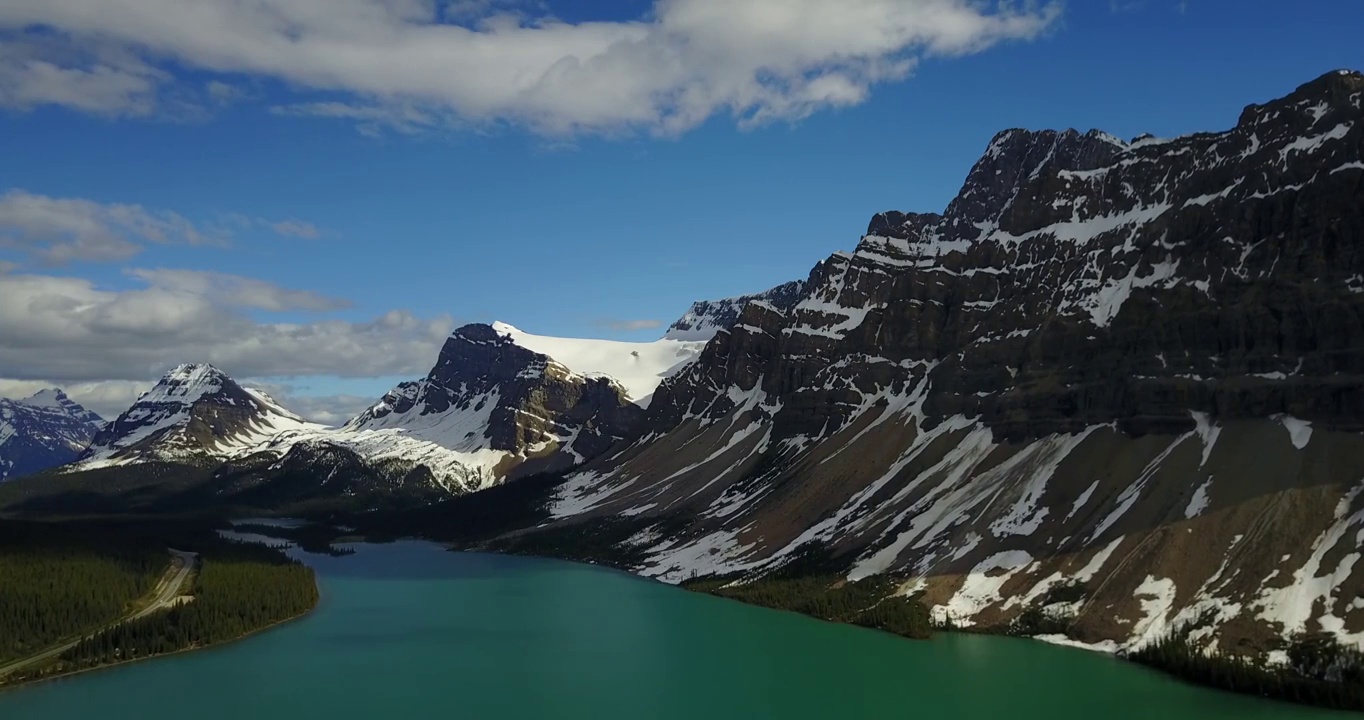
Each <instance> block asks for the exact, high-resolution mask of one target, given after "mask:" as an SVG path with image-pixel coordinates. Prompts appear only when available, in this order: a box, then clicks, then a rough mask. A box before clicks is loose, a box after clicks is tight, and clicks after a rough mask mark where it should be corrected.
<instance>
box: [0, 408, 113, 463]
mask: <svg viewBox="0 0 1364 720" xmlns="http://www.w3.org/2000/svg"><path fill="white" fill-rule="evenodd" d="M103 425H104V420H103V419H101V418H100V416H98V415H96V414H94V413H92V412H90V411H89V410H86V409H85V408H83V407H81V406H80V405H79V404H77V403H76V402H74V401H73V400H71V398H68V397H67V396H66V394H65V393H63V392H62V391H60V390H55V389H54V390H43V391H42V392H39V393H38V394H36V395H33V396H32V397H28V398H25V399H23V400H5V399H3V398H0V482H4V481H5V480H8V479H11V478H17V477H21V476H23V475H30V474H33V473H36V472H40V471H43V470H47V469H48V468H53V467H56V466H58V465H64V464H66V463H69V462H71V461H72V460H75V459H76V458H77V457H79V456H80V454H81V452H83V451H84V450H85V447H86V446H87V445H89V444H90V440H91V439H92V438H93V437H94V436H95V434H96V433H98V432H99V430H100V427H101V426H103Z"/></svg>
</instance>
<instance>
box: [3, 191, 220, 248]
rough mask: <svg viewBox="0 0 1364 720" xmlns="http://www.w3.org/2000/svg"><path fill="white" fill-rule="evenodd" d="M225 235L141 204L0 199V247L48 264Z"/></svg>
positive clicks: (15, 194)
mask: <svg viewBox="0 0 1364 720" xmlns="http://www.w3.org/2000/svg"><path fill="white" fill-rule="evenodd" d="M224 242H226V238H225V236H224V235H222V234H221V233H218V232H214V231H210V230H204V229H201V228H199V227H197V226H196V225H195V224H194V223H192V222H190V221H189V220H186V219H185V218H184V217H182V216H180V215H178V214H176V213H173V212H169V211H165V210H147V209H145V208H143V207H142V206H140V205H124V204H118V203H114V204H101V203H97V202H93V201H90V200H84V199H80V198H54V197H48V196H46V195H35V194H33V193H30V192H27V191H24V190H19V189H14V190H9V191H7V192H5V193H4V194H3V195H0V248H6V249H11V250H19V251H21V252H25V253H27V254H29V255H31V256H33V257H35V258H37V259H38V260H40V261H41V262H44V263H47V264H54V265H58V264H62V263H65V262H69V261H71V260H87V261H96V262H109V261H118V260H126V259H128V258H130V257H132V256H134V255H136V254H137V253H138V252H140V251H141V250H142V246H143V245H145V244H147V243H157V244H186V245H210V244H222V243H224Z"/></svg>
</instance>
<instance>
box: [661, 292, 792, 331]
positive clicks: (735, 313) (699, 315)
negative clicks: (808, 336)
mask: <svg viewBox="0 0 1364 720" xmlns="http://www.w3.org/2000/svg"><path fill="white" fill-rule="evenodd" d="M804 294H805V282H804V281H802V280H793V281H791V282H788V283H783V284H781V285H778V286H776V287H774V288H772V289H771V290H767V291H766V292H760V293H754V294H752V295H740V296H738V297H732V298H724V299H723V300H701V301H699V302H695V303H693V304H692V306H691V308H690V309H688V310H687V313H686V314H685V315H683V316H682V317H680V318H678V320H677V322H675V323H673V324H672V325H670V326H669V327H668V332H667V334H666V335H664V337H665V338H669V339H672V340H685V341H694V342H695V341H699V342H706V341H708V340H710V339H711V338H713V337H715V334H716V333H718V332H720V331H721V330H728V329H730V328H732V327H734V325H735V324H737V323H738V322H739V315H740V313H742V312H743V310H744V308H745V307H747V306H748V305H749V303H753V302H762V303H767V304H769V305H772V306H774V307H776V308H778V309H780V310H782V311H786V310H790V309H791V307H792V306H793V305H795V304H796V303H798V302H800V299H801V298H802V297H803V296H804Z"/></svg>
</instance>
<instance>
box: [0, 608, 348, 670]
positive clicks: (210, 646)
mask: <svg viewBox="0 0 1364 720" xmlns="http://www.w3.org/2000/svg"><path fill="white" fill-rule="evenodd" d="M321 604H322V600H321V598H320V597H319V599H318V601H317V602H316V603H314V604H313V606H312V607H310V608H308V609H307V610H305V611H303V612H301V613H299V614H298V615H295V616H293V617H289V618H285V619H283V620H279V621H277V622H274V623H271V624H269V625H266V626H264V627H259V628H256V629H254V630H251V631H250V632H247V633H246V634H244V635H240V636H238V637H234V638H232V639H230V640H222V641H220V642H215V643H209V644H208V645H198V646H194V647H187V648H181V649H179V650H172V651H170V652H165V653H158V654H156V655H148V656H146V657H138V658H132V659H129V660H119V661H118V662H112V663H105V664H103V665H96V666H94V667H88V668H81V669H80V670H73V671H71V672H64V673H59V674H57V675H45V676H43V677H37V678H32V679H29V680H19V681H17V682H9V683H0V693H6V692H14V691H17V690H21V689H24V688H31V687H34V686H37V685H40V684H42V683H48V682H54V681H57V680H69V679H71V678H74V677H77V676H80V675H87V674H89V673H95V672H100V671H102V670H112V669H114V668H119V667H123V666H125V665H135V664H137V663H140V662H147V661H149V660H160V659H162V658H169V657H175V656H176V655H186V654H189V653H195V652H203V651H205V650H217V649H219V648H224V647H227V646H229V645H232V644H235V643H238V642H241V641H242V640H246V639H248V638H252V637H255V636H257V635H261V634H263V633H266V632H269V631H270V630H274V629H276V628H279V627H283V626H284V625H288V624H289V623H291V622H295V621H297V620H302V619H303V618H306V617H308V616H309V615H311V614H313V611H314V610H317V608H318V606H319V605H321Z"/></svg>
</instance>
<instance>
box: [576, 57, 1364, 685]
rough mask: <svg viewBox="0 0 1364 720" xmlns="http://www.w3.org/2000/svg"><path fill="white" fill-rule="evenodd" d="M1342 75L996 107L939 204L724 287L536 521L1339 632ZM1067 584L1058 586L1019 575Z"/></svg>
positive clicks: (1098, 610)
mask: <svg viewBox="0 0 1364 720" xmlns="http://www.w3.org/2000/svg"><path fill="white" fill-rule="evenodd" d="M1361 91H1364V76H1361V75H1360V74H1359V73H1354V72H1349V73H1330V74H1328V75H1325V76H1322V77H1321V78H1318V79H1316V80H1313V81H1311V82H1308V83H1306V84H1304V85H1302V86H1301V87H1299V88H1298V89H1297V90H1295V91H1294V92H1292V93H1290V94H1289V95H1287V96H1285V97H1283V98H1279V99H1277V100H1273V101H1270V102H1267V103H1263V104H1257V105H1252V106H1249V107H1248V108H1247V110H1246V111H1245V112H1243V113H1242V114H1241V117H1240V119H1239V120H1238V123H1237V125H1236V126H1234V127H1233V128H1231V129H1230V130H1227V131H1223V132H1214V133H1195V134H1191V135H1186V136H1183V137H1180V138H1174V139H1169V140H1159V139H1155V138H1139V139H1137V140H1136V141H1134V142H1127V141H1122V140H1119V139H1117V138H1115V137H1113V136H1111V135H1108V134H1106V133H1102V132H1099V131H1091V132H1088V133H1080V132H1078V131H1073V130H1072V131H1024V130H1006V131H1003V132H1001V133H999V134H997V135H996V136H995V137H994V138H992V140H991V141H990V143H989V144H988V145H987V147H986V150H985V152H984V153H983V154H982V157H981V159H980V160H979V161H978V162H977V163H976V164H975V165H974V166H973V167H972V169H971V171H970V172H969V173H968V176H967V179H966V181H965V183H964V184H963V187H962V190H961V192H960V193H959V194H958V195H957V197H956V198H954V199H953V200H952V202H951V203H949V205H948V207H947V208H946V209H945V210H944V212H943V213H941V214H934V213H900V212H884V213H878V214H876V215H874V216H873V217H872V219H871V220H870V222H869V223H868V229H867V232H866V234H865V235H864V236H863V237H862V238H861V240H860V241H859V242H858V244H857V247H856V249H855V250H854V251H853V252H851V253H847V252H840V253H834V254H833V255H831V256H830V257H829V258H827V259H825V260H823V261H821V262H820V263H819V264H817V265H816V266H815V268H814V269H813V270H812V272H811V275H810V278H809V280H808V281H807V284H806V288H805V291H804V295H803V297H801V298H800V299H799V301H798V302H796V303H795V304H793V305H791V306H790V307H789V308H778V307H774V306H771V305H764V304H761V303H753V304H749V305H747V306H746V307H745V308H744V309H743V311H742V312H741V313H740V316H739V318H738V321H737V322H736V324H735V325H734V326H733V327H732V328H731V329H729V330H727V331H723V332H719V333H717V334H716V335H715V337H714V339H713V340H712V341H711V342H710V343H709V344H708V345H707V346H706V349H705V350H704V351H703V352H702V354H701V357H700V358H699V359H698V361H697V362H696V363H693V364H692V365H690V366H688V367H687V368H686V369H685V370H684V371H683V372H682V373H679V374H678V375H677V376H675V377H673V378H670V379H669V380H668V381H666V382H665V383H663V384H662V385H661V386H660V388H659V390H658V392H657V393H656V397H655V400H654V402H653V403H652V404H651V406H650V408H649V414H648V418H647V419H646V424H645V435H644V439H643V440H641V441H637V442H635V443H633V444H631V445H630V446H629V447H627V448H625V449H623V450H621V451H619V452H616V453H613V454H612V455H611V456H608V457H603V458H600V459H598V460H597V461H594V462H591V463H589V464H588V465H587V466H586V467H585V468H584V469H583V470H582V471H580V472H577V473H575V474H573V475H571V476H570V478H569V480H568V482H567V483H566V484H565V485H564V486H563V488H562V489H561V490H560V492H559V494H558V496H557V500H556V501H555V503H554V505H553V509H552V513H553V515H554V516H555V517H556V518H557V520H556V522H557V523H559V524H565V523H581V522H594V521H598V520H602V519H603V518H611V517H630V518H632V519H633V522H635V525H636V526H637V527H639V528H641V529H640V530H639V532H638V533H637V534H635V535H633V536H631V537H630V538H626V539H623V540H622V541H621V545H622V546H623V547H628V548H631V552H632V554H633V555H638V556H642V557H644V558H645V560H644V561H643V562H641V563H640V564H638V565H636V566H635V567H634V568H633V569H635V570H636V571H638V572H641V573H643V574H646V575H650V576H653V577H657V578H659V579H663V580H666V581H670V582H679V581H682V580H685V579H688V578H690V577H692V576H695V575H699V576H705V575H708V574H726V573H732V574H736V575H737V576H740V577H744V576H747V577H752V576H755V575H758V574H761V573H764V572H770V571H772V570H774V569H776V568H779V567H781V566H782V565H784V564H785V563H787V562H790V561H791V560H792V558H794V557H796V556H797V555H799V554H800V553H801V552H803V551H804V550H805V549H808V548H809V547H818V548H821V549H822V550H823V551H826V552H828V553H831V554H832V555H833V557H834V558H835V560H834V562H835V564H837V565H839V566H841V567H842V568H843V572H845V573H846V574H847V576H848V577H850V578H858V577H865V576H867V575H871V574H883V573H895V574H897V575H900V576H905V577H908V578H910V579H909V580H907V581H906V582H905V584H904V585H903V587H902V591H903V592H905V593H909V594H914V595H917V596H919V597H921V598H922V600H923V602H924V603H925V604H926V605H927V606H928V607H929V608H930V610H931V611H932V612H933V613H935V614H936V615H938V617H939V618H940V619H945V618H947V617H951V618H952V620H953V621H954V622H956V623H957V624H959V625H980V626H999V625H1001V624H1004V623H1007V622H1009V621H1011V619H1013V618H1016V617H1018V616H1019V614H1020V613H1021V612H1023V611H1024V610H1025V609H1028V608H1029V607H1032V608H1033V609H1037V610H1039V611H1047V612H1052V611H1056V612H1063V613H1066V617H1067V623H1066V624H1067V627H1068V628H1069V629H1068V630H1067V632H1068V633H1070V635H1069V636H1067V637H1064V638H1061V640H1063V641H1065V642H1068V643H1077V644H1084V645H1087V646H1091V647H1096V648H1103V649H1110V650H1113V649H1118V648H1124V647H1125V648H1132V647H1139V646H1142V645H1143V644H1149V643H1151V642H1154V641H1156V640H1157V639H1159V638H1160V637H1163V636H1164V634H1165V633H1167V632H1170V631H1172V630H1173V629H1175V628H1180V627H1185V626H1188V627H1194V626H1197V628H1198V630H1197V632H1196V633H1195V635H1194V639H1195V640H1196V641H1197V642H1198V643H1199V644H1200V645H1201V646H1203V647H1219V646H1220V647H1223V648H1239V649H1242V650H1246V651H1252V650H1253V651H1254V652H1255V653H1257V654H1260V655H1264V654H1266V653H1269V654H1270V656H1271V659H1272V658H1273V657H1274V656H1273V655H1272V652H1271V651H1270V650H1268V649H1267V648H1272V647H1273V644H1272V643H1273V642H1275V639H1276V638H1282V637H1284V636H1286V635H1289V634H1292V633H1295V632H1310V631H1323V632H1329V633H1332V634H1334V635H1335V636H1336V637H1337V638H1339V639H1341V640H1342V641H1345V642H1347V643H1351V644H1357V643H1359V642H1360V641H1361V639H1364V607H1355V606H1354V605H1352V604H1351V600H1350V599H1351V598H1353V597H1355V596H1357V595H1358V594H1359V592H1360V591H1361V590H1364V571H1356V570H1355V568H1354V563H1353V561H1351V560H1350V559H1349V558H1350V557H1353V556H1350V555H1348V552H1349V551H1348V548H1347V543H1346V542H1345V540H1344V538H1346V537H1347V536H1352V535H1351V533H1353V532H1354V531H1355V530H1357V529H1359V526H1360V525H1361V524H1364V506H1361V503H1360V501H1359V495H1360V493H1359V487H1360V486H1359V483H1360V479H1361V478H1364V451H1362V450H1361V444H1360V443H1359V436H1358V433H1359V432H1360V431H1361V430H1364V424H1362V423H1364V418H1362V417H1361V414H1360V412H1359V410H1358V409H1359V408H1360V407H1364V405H1361V401H1364V395H1361V393H1364V333H1362V332H1361V330H1364V297H1361V295H1362V294H1364V281H1361V280H1360V278H1364V252H1360V251H1359V250H1358V249H1357V248H1360V247H1361V246H1362V245H1364V214H1362V213H1361V208H1364V172H1361V171H1362V170H1364V157H1361V148H1364V136H1362V135H1361V133H1364V128H1361V120H1364V117H1361V116H1364V111H1362V110H1361V103H1360V96H1361ZM1232 478H1235V479H1236V481H1235V482H1233V481H1232ZM1186 537H1188V538H1194V537H1196V538H1197V540H1196V541H1194V540H1186V539H1185V538H1186ZM1233 558H1234V559H1235V562H1234V563H1232V559H1233ZM1341 558H1344V559H1341ZM1323 572H1325V573H1326V574H1325V575H1322V573H1323ZM1059 583H1075V585H1076V586H1077V587H1079V588H1080V589H1081V590H1082V591H1083V592H1082V593H1081V594H1082V595H1083V599H1082V601H1080V602H1079V604H1071V605H1067V606H1065V607H1059V606H1058V607H1043V606H1041V605H1039V604H1038V603H1039V602H1040V599H1042V598H1044V597H1047V596H1048V592H1049V589H1050V588H1052V587H1056V586H1057V585H1058V584H1059Z"/></svg>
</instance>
